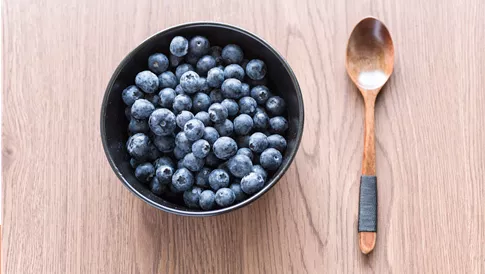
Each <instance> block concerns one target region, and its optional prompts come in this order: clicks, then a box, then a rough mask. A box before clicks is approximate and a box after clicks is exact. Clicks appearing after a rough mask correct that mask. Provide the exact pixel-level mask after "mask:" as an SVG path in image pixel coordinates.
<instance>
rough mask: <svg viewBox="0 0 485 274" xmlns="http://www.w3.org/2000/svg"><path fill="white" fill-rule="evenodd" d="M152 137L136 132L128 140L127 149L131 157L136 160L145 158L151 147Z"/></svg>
mask: <svg viewBox="0 0 485 274" xmlns="http://www.w3.org/2000/svg"><path fill="white" fill-rule="evenodd" d="M150 145H151V142H150V138H148V136H146V135H145V134H143V133H136V134H135V135H133V136H131V137H130V138H128V141H127V142H126V149H127V150H128V153H129V154H130V155H131V157H133V158H135V159H136V160H143V159H145V158H146V154H147V153H148V151H149V149H150Z"/></svg>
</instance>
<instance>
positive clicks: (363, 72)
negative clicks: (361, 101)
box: [345, 17, 394, 92]
mask: <svg viewBox="0 0 485 274" xmlns="http://www.w3.org/2000/svg"><path fill="white" fill-rule="evenodd" d="M345 64H346V67H347V72H348V74H349V76H350V78H351V79H352V81H353V82H354V83H355V84H356V85H357V87H358V88H359V90H360V91H361V92H362V91H375V90H377V89H380V88H382V86H384V84H385V83H386V82H387V79H389V77H390V76H391V74H392V71H393V68H394V45H393V42H392V38H391V34H390V33H389V31H388V30H387V28H386V26H385V25H384V24H383V23H382V22H381V21H379V20H378V19H376V18H374V17H367V18H364V19H363V20H362V21H360V22H359V23H358V24H357V25H356V26H355V28H354V30H353V31H352V33H351V34H350V37H349V42H348V44H347V58H346V63H345ZM377 92H378V90H377Z"/></svg>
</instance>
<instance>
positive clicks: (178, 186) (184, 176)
mask: <svg viewBox="0 0 485 274" xmlns="http://www.w3.org/2000/svg"><path fill="white" fill-rule="evenodd" d="M193 184H194V175H192V172H190V171H189V170H188V169H186V168H180V169H177V171H175V173H174V174H173V176H172V186H173V188H174V190H176V191H186V190H187V189H190V188H191V187H192V185H193Z"/></svg>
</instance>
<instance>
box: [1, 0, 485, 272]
mask: <svg viewBox="0 0 485 274" xmlns="http://www.w3.org/2000/svg"><path fill="white" fill-rule="evenodd" d="M74 2H76V3H74ZM394 2H397V1H385V0H375V1H358V0H346V1H330V0H324V1H317V0H305V1H303V0H301V1H290V0H287V1H279V0H272V1H254V0H250V1H241V0H238V1H223V0H217V1H216V0H205V1H198V0H191V1H150V2H149V1H128V0H105V1H99V0H89V1H63V0H50V1H47V0H21V1H14V0H10V1H3V9H2V21H3V36H2V38H3V51H2V57H3V71H2V75H3V81H4V84H3V94H2V95H3V102H2V115H3V121H2V125H3V136H2V138H3V147H2V157H3V158H2V159H3V163H2V171H3V173H2V179H3V194H4V199H3V224H4V228H3V236H4V239H3V241H4V242H3V250H2V251H3V252H2V253H3V258H2V270H3V272H2V273H143V274H144V273H250V274H253V273H361V272H362V273H371V272H375V273H391V272H395V273H480V272H482V273H485V250H484V249H485V198H483V197H484V196H485V186H484V184H483V183H484V181H485V179H484V173H485V115H484V111H485V91H484V90H483V89H484V87H483V85H484V84H485V73H484V64H485V50H484V41H485V23H484V22H485V21H484V20H483V14H484V13H485V2H484V1H480V0H469V1H439V0H430V1H420V0H408V1H398V2H400V3H394ZM367 15H374V16H377V17H378V18H380V19H382V20H383V21H384V22H385V23H386V25H387V26H388V28H389V30H390V31H391V33H392V36H393V38H394V42H395V47H396V58H395V60H396V67H395V71H394V74H393V76H392V78H391V79H390V82H389V83H388V85H387V86H386V87H385V88H384V90H383V91H382V93H381V94H380V95H379V98H378V101H377V107H376V119H377V121H376V148H377V176H378V189H379V190H378V194H379V218H378V219H379V233H378V241H377V246H376V249H375V251H374V252H373V253H372V254H371V255H370V256H363V255H361V254H360V251H359V249H358V245H357V232H356V230H357V222H356V220H357V205H358V192H359V176H360V167H361V157H362V147H363V137H362V136H363V101H362V99H361V96H360V95H359V93H358V92H357V89H356V88H355V87H354V86H353V85H352V84H351V82H350V81H349V79H348V77H347V75H346V72H345V67H344V55H345V46H346V41H347V37H348V35H349V34H350V31H351V30H352V28H353V26H354V25H355V24H356V23H357V22H358V21H359V20H360V19H361V18H362V17H364V16H367ZM199 20H214V21H221V22H225V23H229V24H234V25H237V26H240V27H243V28H245V29H248V30H250V31H252V32H254V33H256V34H258V35H260V36H261V37H263V38H264V39H265V40H267V41H268V42H269V43H270V44H271V45H273V46H274V47H275V48H276V49H277V50H279V51H280V52H281V53H282V55H283V56H285V58H286V59H287V60H288V62H289V63H290V65H291V66H292V68H293V70H294V72H295V74H296V76H297V78H298V80H299V83H300V85H301V88H302V91H303V97H304V102H305V112H306V113H305V114H306V116H305V127H304V135H303V140H302V143H301V146H300V150H299V151H298V154H297V156H296V159H295V161H294V163H293V165H292V166H291V168H290V169H289V171H288V172H287V174H286V176H285V177H284V178H283V179H282V180H281V181H280V182H279V183H278V184H277V185H276V187H275V188H273V189H272V190H271V191H270V192H269V193H267V194H266V195H265V196H264V197H263V198H261V199H260V200H258V201H257V202H255V203H253V204H252V205H251V206H249V207H246V208H244V209H241V210H238V211H236V212H233V213H230V214H227V215H224V216H219V217H213V218H187V217H179V216H174V215H171V214H168V213H164V212H162V211H159V210H156V209H154V208H152V207H150V206H148V205H147V204H145V203H144V202H142V201H141V200H139V199H138V198H135V196H134V195H132V194H131V193H130V192H129V191H128V190H127V189H126V188H125V187H124V186H123V185H122V184H121V183H120V182H119V181H118V179H117V177H116V176H115V175H114V173H113V172H112V171H111V168H110V167H109V165H108V162H107V161H106V157H105V155H104V152H103V149H102V145H101V140H100V133H99V115H100V106H101V100H102V97H103V93H104V90H105V87H106V85H107V83H108V80H109V78H110V76H111V74H112V73H113V71H114V69H115V68H116V66H117V65H118V64H119V62H120V61H121V60H122V58H123V57H124V56H125V55H126V54H127V53H128V52H129V51H130V50H131V49H133V48H134V47H135V46H136V45H137V44H138V43H140V42H141V41H142V40H143V39H145V38H146V37H147V36H149V35H151V34H153V33H155V32H157V31H159V30H161V29H164V28H167V27H169V26H172V25H175V24H179V23H183V22H188V21H199Z"/></svg>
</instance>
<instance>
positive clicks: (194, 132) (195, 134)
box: [184, 119, 205, 141]
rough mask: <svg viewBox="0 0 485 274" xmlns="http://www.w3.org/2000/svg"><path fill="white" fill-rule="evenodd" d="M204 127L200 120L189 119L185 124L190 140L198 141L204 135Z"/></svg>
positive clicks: (185, 130)
mask: <svg viewBox="0 0 485 274" xmlns="http://www.w3.org/2000/svg"><path fill="white" fill-rule="evenodd" d="M204 128H205V126H204V123H202V122H201V121H200V120H198V119H192V120H189V121H188V122H187V123H185V125H184V132H185V136H187V139H188V140H190V141H197V140H199V139H200V138H202V136H204Z"/></svg>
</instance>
